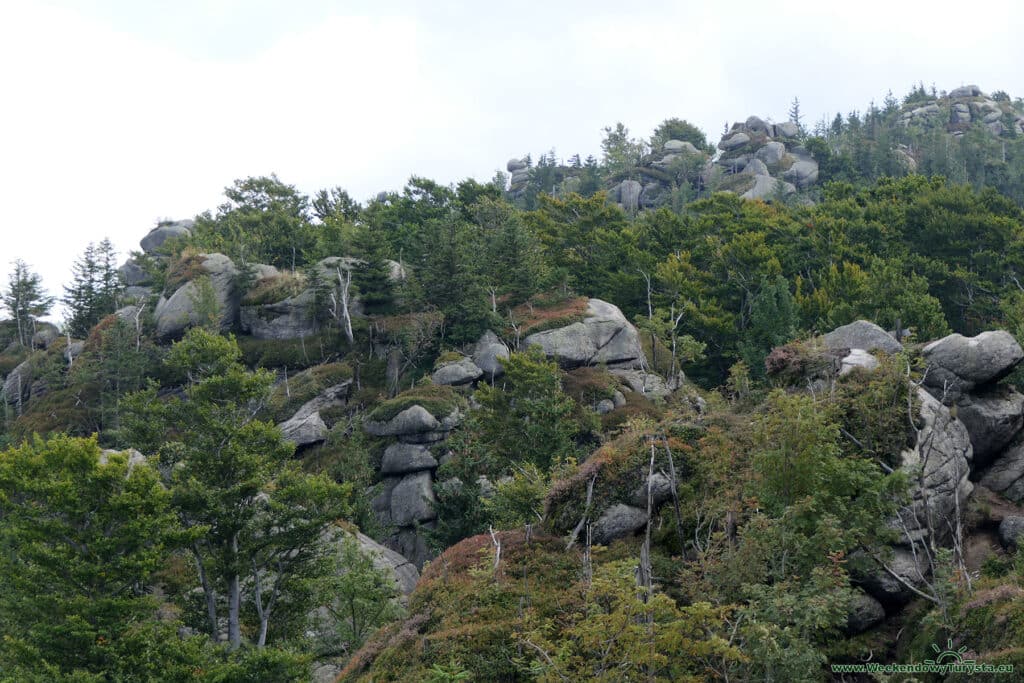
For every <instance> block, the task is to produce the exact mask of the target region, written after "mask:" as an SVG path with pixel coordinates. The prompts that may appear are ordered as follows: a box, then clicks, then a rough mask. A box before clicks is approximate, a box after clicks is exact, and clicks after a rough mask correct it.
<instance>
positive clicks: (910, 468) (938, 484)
mask: <svg viewBox="0 0 1024 683" xmlns="http://www.w3.org/2000/svg"><path fill="white" fill-rule="evenodd" d="M917 396H918V399H919V400H920V402H921V408H920V416H921V422H922V426H921V429H920V432H919V435H918V440H917V444H916V445H915V446H914V448H912V449H910V450H906V451H903V453H902V464H901V469H902V470H903V471H904V472H906V473H907V474H908V475H909V477H910V480H911V489H912V490H913V501H912V502H911V503H910V504H909V505H907V506H906V507H904V508H903V509H902V510H900V512H899V513H898V519H896V520H893V526H894V527H895V528H896V529H897V530H899V531H900V532H901V533H902V534H903V537H902V540H903V542H905V543H910V542H919V541H921V540H922V539H924V538H925V537H926V534H927V532H928V529H929V528H931V530H932V532H933V533H934V534H935V536H936V540H938V541H939V542H940V543H941V542H945V541H947V540H948V539H949V538H950V536H951V529H953V528H955V526H956V515H957V514H958V513H962V511H963V510H964V509H966V503H967V497H968V496H969V495H970V493H971V491H972V490H973V489H974V485H973V484H971V481H970V479H969V478H968V476H969V475H970V468H971V462H972V460H973V457H974V453H973V450H972V447H971V439H970V435H969V434H968V433H967V428H966V427H964V425H963V423H962V422H960V421H959V420H958V419H956V418H955V417H954V416H953V415H952V414H951V413H950V410H949V408H947V407H946V406H944V405H942V404H941V403H939V401H938V400H936V399H935V398H934V397H933V396H932V395H931V394H929V393H928V392H927V391H924V390H923V389H920V388H919V389H918V390H917Z"/></svg>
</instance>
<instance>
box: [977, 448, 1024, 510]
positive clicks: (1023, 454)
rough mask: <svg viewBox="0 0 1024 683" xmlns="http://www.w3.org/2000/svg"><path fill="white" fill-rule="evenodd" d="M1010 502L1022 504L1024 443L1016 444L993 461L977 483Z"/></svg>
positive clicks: (1023, 497) (1023, 491)
mask: <svg viewBox="0 0 1024 683" xmlns="http://www.w3.org/2000/svg"><path fill="white" fill-rule="evenodd" d="M978 483H979V484H981V485H982V486H984V487H985V488H988V489H992V490H993V491H995V492H996V493H999V494H1002V495H1003V496H1004V497H1006V498H1008V499H1009V500H1012V501H1013V502H1014V503H1021V502H1024V443H1016V444H1014V445H1012V446H1010V448H1008V449H1007V450H1006V452H1005V453H1003V454H1002V455H1001V456H999V457H998V458H996V459H995V461H994V462H993V463H992V466H991V467H989V468H988V469H987V470H986V471H985V473H984V474H983V475H982V477H981V481H979V482H978Z"/></svg>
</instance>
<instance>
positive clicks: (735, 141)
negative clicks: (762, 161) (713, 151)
mask: <svg viewBox="0 0 1024 683" xmlns="http://www.w3.org/2000/svg"><path fill="white" fill-rule="evenodd" d="M748 142H750V136H749V135H747V134H746V133H733V134H732V135H730V136H728V137H725V138H722V141H721V142H719V143H718V149H720V150H722V151H723V152H731V151H733V150H736V149H739V148H740V147H742V146H743V145H745V144H747V143H748Z"/></svg>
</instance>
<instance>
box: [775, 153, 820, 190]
mask: <svg viewBox="0 0 1024 683" xmlns="http://www.w3.org/2000/svg"><path fill="white" fill-rule="evenodd" d="M782 177H783V178H785V179H786V180H788V181H789V182H791V183H793V184H794V185H796V186H797V187H799V188H805V187H810V186H811V185H813V184H814V183H816V182H818V162H817V161H811V160H803V159H802V160H800V161H797V162H796V163H794V164H793V165H792V166H790V167H789V168H788V169H786V172H785V173H783V174H782Z"/></svg>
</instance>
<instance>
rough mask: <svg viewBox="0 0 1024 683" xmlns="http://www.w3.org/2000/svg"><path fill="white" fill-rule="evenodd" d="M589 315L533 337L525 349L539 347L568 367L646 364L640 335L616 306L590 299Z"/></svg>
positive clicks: (524, 342)
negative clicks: (576, 321) (580, 320)
mask: <svg viewBox="0 0 1024 683" xmlns="http://www.w3.org/2000/svg"><path fill="white" fill-rule="evenodd" d="M586 316H587V317H586V318H585V319H584V320H583V321H582V322H578V323H573V324H571V325H567V326H565V327H559V328H557V329H554V330H546V331H544V332H537V333H536V334H531V335H529V336H528V337H526V339H525V340H523V347H524V348H529V347H530V346H534V345H536V346H539V347H540V348H541V349H542V350H543V351H544V353H545V355H547V356H549V357H551V358H554V359H555V360H556V361H558V364H559V365H561V366H562V367H565V368H577V367H581V366H585V365H600V364H617V363H625V364H636V365H640V364H642V363H643V361H644V355H643V351H642V349H641V346H640V336H639V334H638V333H637V330H636V328H635V327H633V325H632V324H631V323H630V322H629V321H628V320H627V319H626V316H624V315H623V314H622V311H620V310H619V308H618V307H617V306H614V305H613V304H610V303H607V302H605V301H601V300H600V299H591V300H590V301H589V303H588V304H587V313H586Z"/></svg>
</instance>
